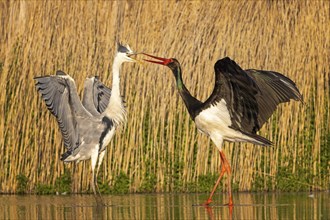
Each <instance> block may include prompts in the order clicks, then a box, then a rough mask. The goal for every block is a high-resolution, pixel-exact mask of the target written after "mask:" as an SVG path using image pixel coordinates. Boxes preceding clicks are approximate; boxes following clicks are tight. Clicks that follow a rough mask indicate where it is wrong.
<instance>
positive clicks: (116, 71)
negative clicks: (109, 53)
mask: <svg viewBox="0 0 330 220" xmlns="http://www.w3.org/2000/svg"><path fill="white" fill-rule="evenodd" d="M121 64H122V63H121V62H118V59H117V58H115V60H114V62H113V65H112V91H111V97H110V100H111V98H112V97H118V96H119V97H120V89H119V85H120V76H119V75H120V67H121Z"/></svg>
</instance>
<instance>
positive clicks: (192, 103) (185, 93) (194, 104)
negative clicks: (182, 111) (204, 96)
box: [172, 66, 202, 119]
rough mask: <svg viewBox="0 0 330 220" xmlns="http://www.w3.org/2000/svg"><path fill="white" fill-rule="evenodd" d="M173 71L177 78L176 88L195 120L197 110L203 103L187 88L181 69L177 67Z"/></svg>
mask: <svg viewBox="0 0 330 220" xmlns="http://www.w3.org/2000/svg"><path fill="white" fill-rule="evenodd" d="M172 71H173V74H174V76H175V80H176V86H177V88H178V91H179V94H180V96H181V97H182V99H183V102H184V104H185V105H186V107H187V109H188V112H189V114H190V116H191V117H192V118H193V119H194V118H195V110H196V109H197V108H198V107H199V106H200V104H201V103H202V102H201V101H199V100H198V99H196V98H195V97H193V96H192V95H191V94H190V92H189V90H188V89H187V87H186V86H185V85H184V83H183V80H182V75H181V67H180V66H177V67H176V68H175V69H172Z"/></svg>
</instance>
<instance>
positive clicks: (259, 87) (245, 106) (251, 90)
mask: <svg viewBox="0 0 330 220" xmlns="http://www.w3.org/2000/svg"><path fill="white" fill-rule="evenodd" d="M214 69H215V86H214V90H213V92H212V94H211V96H210V97H209V99H208V100H206V102H205V103H204V104H205V105H210V104H216V103H218V102H219V101H220V100H221V99H224V100H225V101H226V105H227V107H228V111H229V114H230V116H231V121H232V125H231V126H232V128H234V129H236V130H240V131H242V132H247V133H256V131H258V130H259V129H260V128H261V126H262V125H263V124H264V123H265V121H266V120H267V119H268V118H269V117H270V116H271V114H272V113H273V111H274V110H275V109H276V106H277V105H278V104H279V103H282V102H286V101H289V100H290V99H295V100H301V95H300V93H299V91H298V89H297V88H296V86H295V84H294V83H293V82H292V81H291V80H290V79H288V78H287V77H285V76H283V75H281V74H279V73H275V72H271V71H259V70H247V71H244V70H243V69H242V68H241V67H240V66H238V65H237V64H236V63H235V61H233V60H231V59H230V58H228V57H226V58H224V59H221V60H218V61H217V62H216V64H215V66H214Z"/></svg>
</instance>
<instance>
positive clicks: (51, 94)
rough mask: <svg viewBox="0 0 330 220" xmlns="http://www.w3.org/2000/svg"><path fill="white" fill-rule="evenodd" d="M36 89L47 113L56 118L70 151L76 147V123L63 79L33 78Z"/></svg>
mask: <svg viewBox="0 0 330 220" xmlns="http://www.w3.org/2000/svg"><path fill="white" fill-rule="evenodd" d="M34 79H35V80H36V81H37V83H36V85H35V86H36V88H37V90H38V92H39V93H40V94H41V96H42V98H43V100H44V101H45V103H46V106H47V108H48V109H49V111H50V112H51V113H52V114H53V115H54V116H55V117H56V120H57V122H58V125H59V127H60V130H61V133H62V136H63V141H64V145H65V147H67V148H69V149H71V148H72V147H74V146H76V145H77V142H78V134H77V129H76V126H77V122H76V118H75V116H74V114H73V111H72V109H71V106H70V104H69V92H68V88H67V84H66V81H65V79H63V78H61V77H57V76H42V77H35V78H34Z"/></svg>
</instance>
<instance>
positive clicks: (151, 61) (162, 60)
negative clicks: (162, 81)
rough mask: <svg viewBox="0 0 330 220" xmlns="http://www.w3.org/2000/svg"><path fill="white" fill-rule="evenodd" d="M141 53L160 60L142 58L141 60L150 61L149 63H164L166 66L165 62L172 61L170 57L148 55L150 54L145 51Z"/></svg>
mask: <svg viewBox="0 0 330 220" xmlns="http://www.w3.org/2000/svg"><path fill="white" fill-rule="evenodd" d="M142 54H144V55H146V56H148V57H152V58H154V59H157V60H161V62H160V61H155V60H146V59H143V60H145V61H147V62H150V63H157V64H161V65H165V66H166V65H167V64H169V63H171V62H173V60H172V59H166V58H161V57H156V56H153V55H150V54H146V53H142Z"/></svg>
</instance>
